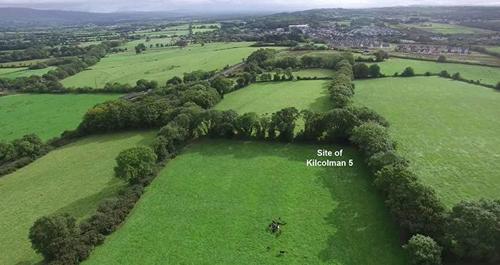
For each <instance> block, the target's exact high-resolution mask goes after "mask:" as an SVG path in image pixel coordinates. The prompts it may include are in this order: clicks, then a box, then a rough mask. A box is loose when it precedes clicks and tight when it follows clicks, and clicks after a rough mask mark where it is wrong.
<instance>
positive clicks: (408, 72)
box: [401, 66, 415, 77]
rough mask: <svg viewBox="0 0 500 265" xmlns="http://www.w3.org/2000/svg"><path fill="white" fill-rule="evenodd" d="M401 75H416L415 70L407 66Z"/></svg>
mask: <svg viewBox="0 0 500 265" xmlns="http://www.w3.org/2000/svg"><path fill="white" fill-rule="evenodd" d="M401 76H404V77H409V76H415V71H414V70H413V68H411V67H409V66H408V67H406V68H405V69H404V70H403V72H402V73H401Z"/></svg>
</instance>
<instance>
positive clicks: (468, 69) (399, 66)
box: [378, 58, 500, 85]
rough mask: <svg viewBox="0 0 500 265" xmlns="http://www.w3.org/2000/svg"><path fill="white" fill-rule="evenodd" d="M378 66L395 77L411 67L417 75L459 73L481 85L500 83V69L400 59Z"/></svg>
mask: <svg viewBox="0 0 500 265" xmlns="http://www.w3.org/2000/svg"><path fill="white" fill-rule="evenodd" d="M378 65H379V66H380V70H381V71H382V73H384V74H386V75H393V74H394V73H396V72H397V73H402V72H403V70H404V69H405V68H406V67H408V66H411V67H412V68H413V70H415V73H417V74H424V73H425V72H431V73H439V72H441V71H443V70H446V71H448V73H450V75H451V74H453V73H456V72H458V73H460V75H461V76H462V77H463V78H466V79H473V80H479V81H481V83H485V84H490V85H495V84H496V83H497V82H500V67H488V66H479V65H467V64H458V63H437V62H431V61H420V60H411V59H400V58H390V59H388V60H385V61H384V62H381V63H378Z"/></svg>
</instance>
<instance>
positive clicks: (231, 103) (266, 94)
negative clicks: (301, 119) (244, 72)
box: [215, 80, 330, 114]
mask: <svg viewBox="0 0 500 265" xmlns="http://www.w3.org/2000/svg"><path fill="white" fill-rule="evenodd" d="M325 82H327V81H325V80H308V81H285V82H262V83H255V84H251V85H250V86H248V87H245V88H242V89H239V90H236V91H234V92H231V93H229V94H227V95H225V96H224V100H222V101H221V102H220V103H219V104H217V106H215V109H218V110H230V109H232V110H235V111H237V112H238V113H240V114H243V113H246V112H256V113H258V114H264V113H272V112H275V111H278V110H281V109H283V108H286V107H295V108H297V109H298V110H303V109H310V110H314V111H325V110H328V109H329V106H330V102H329V99H328V91H327V90H326V88H325Z"/></svg>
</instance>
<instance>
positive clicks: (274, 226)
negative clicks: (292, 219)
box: [267, 217, 286, 237]
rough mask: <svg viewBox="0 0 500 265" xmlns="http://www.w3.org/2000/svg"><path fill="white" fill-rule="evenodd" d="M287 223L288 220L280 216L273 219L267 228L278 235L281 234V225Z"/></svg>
mask: <svg viewBox="0 0 500 265" xmlns="http://www.w3.org/2000/svg"><path fill="white" fill-rule="evenodd" d="M282 225H286V222H283V221H282V220H281V217H278V220H274V219H273V220H272V222H271V223H270V224H269V225H268V226H267V229H268V230H269V232H271V234H275V235H276V237H277V236H279V235H281V226H282Z"/></svg>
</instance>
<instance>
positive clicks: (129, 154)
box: [115, 147, 157, 184]
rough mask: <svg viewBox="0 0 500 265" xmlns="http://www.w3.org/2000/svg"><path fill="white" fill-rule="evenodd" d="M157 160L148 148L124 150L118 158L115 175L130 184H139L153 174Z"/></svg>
mask: <svg viewBox="0 0 500 265" xmlns="http://www.w3.org/2000/svg"><path fill="white" fill-rule="evenodd" d="M156 160H157V157H156V155H155V153H154V152H153V151H152V150H151V148H148V147H133V148H130V149H127V150H124V151H122V152H120V154H119V155H118V157H117V158H116V163H117V166H116V167H115V174H116V176H117V177H119V178H121V179H123V180H126V181H128V182H129V183H130V184H134V183H138V182H139V181H140V179H141V178H145V177H148V176H150V175H152V174H153V172H154V168H155V162H156Z"/></svg>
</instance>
